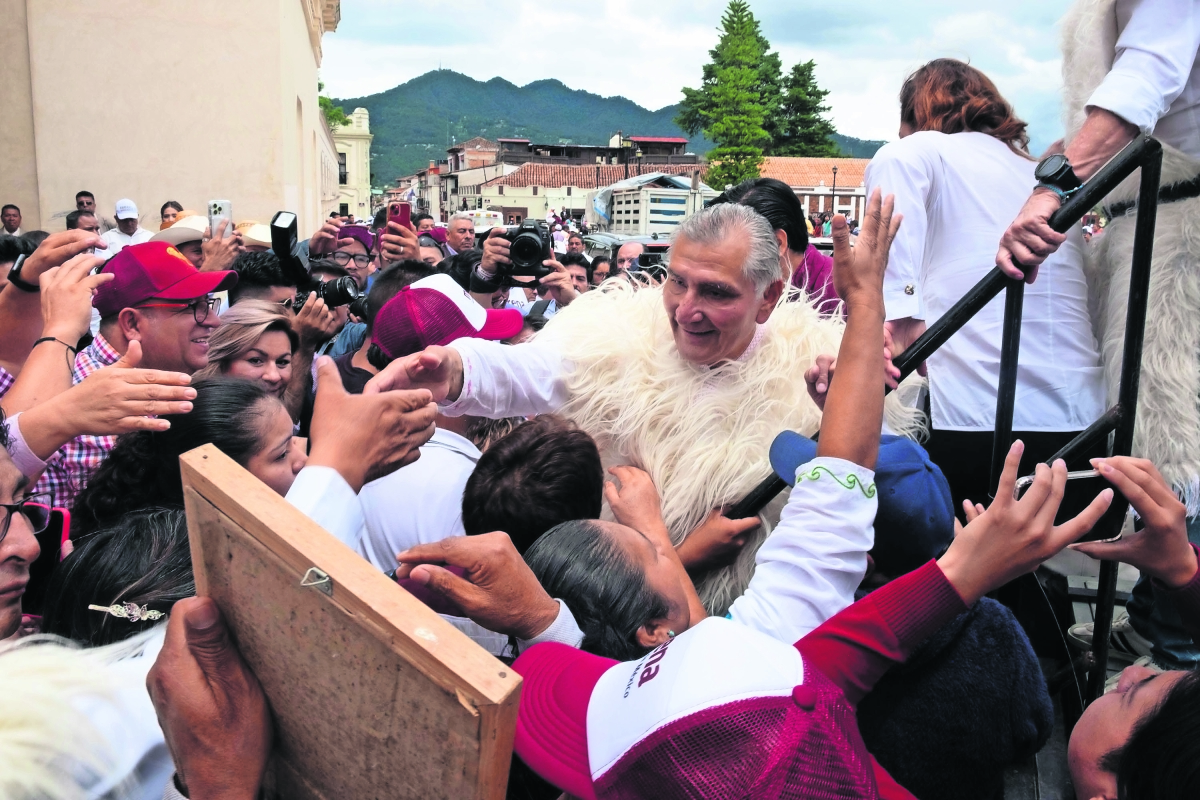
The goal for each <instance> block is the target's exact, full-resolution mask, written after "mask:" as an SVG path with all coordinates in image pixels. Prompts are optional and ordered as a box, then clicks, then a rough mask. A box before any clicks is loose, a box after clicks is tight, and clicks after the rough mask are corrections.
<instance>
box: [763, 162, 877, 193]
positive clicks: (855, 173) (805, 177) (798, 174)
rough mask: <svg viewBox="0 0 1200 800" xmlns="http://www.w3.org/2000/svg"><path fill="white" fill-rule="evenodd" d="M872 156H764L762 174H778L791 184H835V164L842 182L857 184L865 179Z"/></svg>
mask: <svg viewBox="0 0 1200 800" xmlns="http://www.w3.org/2000/svg"><path fill="white" fill-rule="evenodd" d="M869 163H871V160H870V159H869V158H794V157H787V156H768V157H767V158H765V159H763V165H762V173H761V174H762V177H764V178H778V179H779V180H781V181H783V182H784V183H786V184H787V185H788V186H817V185H819V184H820V183H821V181H825V185H826V186H827V187H829V186H832V185H833V169H832V168H833V167H834V166H836V167H837V168H838V174H837V182H838V186H847V187H857V186H858V185H859V184H861V183H862V182H863V173H865V172H866V170H867V164H869Z"/></svg>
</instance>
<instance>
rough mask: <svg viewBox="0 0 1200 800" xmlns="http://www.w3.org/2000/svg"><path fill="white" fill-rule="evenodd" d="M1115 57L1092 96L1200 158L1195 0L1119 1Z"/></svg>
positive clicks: (1199, 43) (1199, 37)
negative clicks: (1118, 32) (1109, 69)
mask: <svg viewBox="0 0 1200 800" xmlns="http://www.w3.org/2000/svg"><path fill="white" fill-rule="evenodd" d="M1116 13H1117V29H1118V30H1119V31H1120V34H1119V36H1118V37H1117V52H1116V58H1115V60H1114V61H1113V65H1112V70H1111V71H1109V73H1108V75H1107V76H1106V77H1105V78H1104V80H1103V81H1102V82H1101V84H1100V86H1099V87H1097V89H1096V91H1095V92H1093V93H1092V96H1091V97H1090V98H1089V99H1088V103H1087V104H1088V105H1089V106H1095V107H1097V108H1103V109H1105V110H1107V111H1111V112H1112V113H1114V114H1116V115H1117V116H1119V117H1121V118H1122V119H1124V120H1127V121H1128V122H1131V123H1133V124H1134V125H1136V126H1138V128H1140V129H1141V130H1142V132H1143V133H1152V134H1154V136H1155V137H1156V138H1158V139H1159V140H1160V141H1162V142H1164V143H1166V144H1169V145H1172V146H1173V147H1176V148H1178V149H1180V150H1182V151H1183V152H1184V153H1187V154H1188V155H1190V156H1191V157H1192V158H1197V159H1200V64H1198V63H1197V59H1196V55H1197V52H1198V51H1200V9H1198V8H1197V5H1196V2H1195V0H1117V3H1116Z"/></svg>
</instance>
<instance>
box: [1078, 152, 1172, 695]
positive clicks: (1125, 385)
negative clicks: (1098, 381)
mask: <svg viewBox="0 0 1200 800" xmlns="http://www.w3.org/2000/svg"><path fill="white" fill-rule="evenodd" d="M1149 142H1150V144H1151V145H1152V146H1151V147H1147V148H1145V151H1144V154H1143V157H1142V159H1141V165H1142V175H1141V184H1140V185H1139V186H1138V209H1137V221H1136V222H1135V224H1134V229H1133V264H1132V266H1131V267H1130V270H1129V305H1128V308H1127V309H1126V311H1125V342H1124V350H1123V352H1122V355H1121V383H1120V385H1119V387H1118V389H1117V408H1118V409H1119V410H1120V418H1119V420H1118V422H1117V426H1116V429H1115V430H1114V431H1113V446H1112V454H1113V455H1114V456H1127V455H1129V454H1130V453H1132V452H1133V428H1134V423H1135V421H1136V420H1137V401H1138V385H1139V383H1140V381H1141V376H1142V348H1143V344H1144V339H1145V333H1146V311H1147V304H1148V302H1149V295H1150V263H1151V261H1152V260H1153V257H1154V224H1155V222H1156V220H1157V218H1158V184H1159V179H1160V178H1161V176H1162V145H1160V144H1159V143H1158V142H1157V141H1155V140H1154V139H1149ZM1128 505H1129V504H1128V503H1127V502H1126V501H1125V500H1124V499H1123V498H1122V499H1121V500H1119V501H1118V500H1116V499H1114V501H1113V505H1112V507H1111V508H1110V509H1109V510H1108V512H1107V513H1106V514H1105V515H1104V517H1103V518H1102V519H1101V520H1100V522H1099V523H1097V527H1100V529H1101V531H1107V533H1106V534H1105V536H1106V538H1107V537H1110V536H1115V535H1116V534H1117V532H1118V531H1120V529H1121V525H1122V524H1123V522H1124V520H1125V514H1126V511H1127V510H1128ZM1116 596H1117V563H1116V562H1114V561H1103V562H1101V563H1100V585H1099V587H1098V589H1097V592H1096V615H1095V618H1094V620H1095V621H1094V622H1093V626H1092V654H1093V656H1094V658H1095V663H1094V664H1093V665H1092V671H1091V674H1089V675H1088V687H1087V699H1088V702H1091V701H1092V700H1095V699H1096V698H1097V697H1099V696H1100V695H1101V693H1102V692H1103V691H1104V681H1105V678H1106V677H1107V674H1108V635H1109V631H1110V629H1111V626H1112V614H1113V607H1114V606H1115V605H1116Z"/></svg>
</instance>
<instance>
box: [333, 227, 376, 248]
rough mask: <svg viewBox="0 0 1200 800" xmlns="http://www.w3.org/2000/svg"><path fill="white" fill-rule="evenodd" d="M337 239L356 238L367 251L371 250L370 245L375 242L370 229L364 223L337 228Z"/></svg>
mask: <svg viewBox="0 0 1200 800" xmlns="http://www.w3.org/2000/svg"><path fill="white" fill-rule="evenodd" d="M337 238H338V241H339V242H340V241H342V240H343V239H357V240H358V241H360V242H362V246H363V247H365V248H367V252H368V253H369V252H371V246H372V245H373V244H375V236H374V234H372V233H371V229H370V228H368V227H366V226H365V225H343V226H342V227H340V228H338V237H337Z"/></svg>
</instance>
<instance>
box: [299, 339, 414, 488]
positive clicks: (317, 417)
mask: <svg viewBox="0 0 1200 800" xmlns="http://www.w3.org/2000/svg"><path fill="white" fill-rule="evenodd" d="M436 415H437V407H436V406H434V405H433V402H432V398H431V397H430V394H429V392H428V391H427V390H424V389H416V390H412V391H384V392H377V393H375V394H369V395H368V394H365V393H364V394H361V395H358V394H349V393H348V392H347V391H346V389H345V388H344V387H343V386H342V376H341V373H339V372H338V368H337V365H336V364H334V363H333V359H331V358H328V357H326V356H322V357H321V358H320V360H319V361H318V362H317V399H316V403H315V404H314V406H313V419H312V426H311V429H310V430H311V435H310V436H309V439H310V441H311V444H312V448H311V450H310V452H309V456H308V462H307V463H308V465H309V466H323V467H332V468H333V469H335V470H337V472H338V473H339V474H340V475H341V476H342V477H343V478H345V480H346V483H348V484H350V488H352V489H353V490H354V492H355V493H356V494H357V493H358V491H359V490H360V489H361V488H362V487H363V484H365V483H367V482H369V481H373V480H375V479H376V478H381V477H383V476H384V475H387V474H388V473H391V472H395V471H396V470H398V469H400V467H403V466H405V465H406V464H411V463H412V462H414V461H416V460H417V459H418V458H420V455H421V452H420V450H419V449H418V448H420V446H421V445H423V444H425V442H427V441H429V437H430V436H432V435H433V431H434V417H435V416H436Z"/></svg>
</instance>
